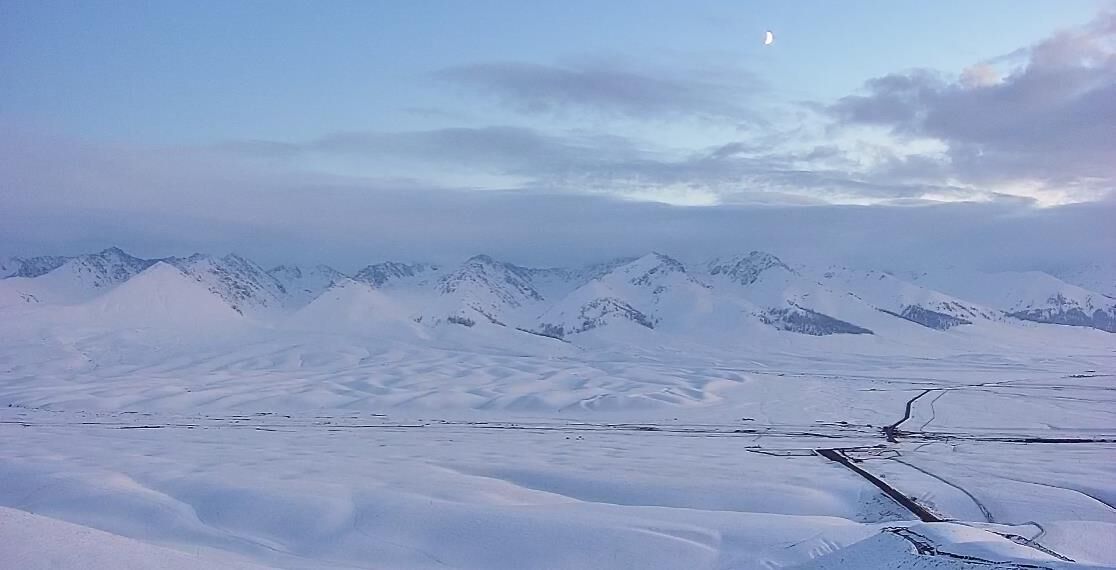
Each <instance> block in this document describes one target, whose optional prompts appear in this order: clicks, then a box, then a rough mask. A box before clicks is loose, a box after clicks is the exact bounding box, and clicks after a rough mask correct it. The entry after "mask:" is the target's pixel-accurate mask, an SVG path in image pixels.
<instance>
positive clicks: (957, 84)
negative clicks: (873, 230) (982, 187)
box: [828, 12, 1116, 199]
mask: <svg viewBox="0 0 1116 570" xmlns="http://www.w3.org/2000/svg"><path fill="white" fill-rule="evenodd" d="M1020 59H1022V63H1021V64H1016V65H1015V66H1014V67H1010V68H1008V69H1001V68H1002V66H1004V65H1005V64H1011V63H1012V62H1015V61H1017V60H1020ZM828 111H829V113H831V115H832V116H834V117H835V118H837V119H838V120H839V121H840V122H841V123H842V124H845V125H869V126H877V127H883V128H885V129H887V130H888V131H889V132H890V133H892V134H893V135H895V136H897V137H899V138H905V139H914V138H926V139H932V140H935V141H939V142H941V143H944V145H945V146H946V151H945V153H944V154H943V155H942V156H941V157H940V160H939V161H937V162H939V164H931V163H930V162H924V163H923V164H922V166H924V167H925V168H926V170H925V171H924V174H926V175H934V176H939V177H942V176H948V177H953V178H956V179H958V180H961V181H964V182H966V183H969V184H977V185H979V184H1003V183H1024V184H1026V183H1032V184H1035V185H1037V186H1040V187H1043V188H1046V189H1052V190H1055V191H1056V190H1058V189H1062V190H1067V191H1070V192H1077V197H1078V198H1086V199H1087V198H1089V197H1095V196H1096V195H1099V194H1100V193H1103V192H1105V191H1108V190H1110V189H1111V188H1112V187H1113V183H1114V181H1116V136H1114V135H1113V133H1116V12H1111V13H1106V14H1102V15H1101V16H1099V17H1098V18H1097V19H1096V20H1094V21H1093V22H1092V23H1090V24H1089V25H1087V26H1084V27H1082V28H1080V29H1074V30H1067V31H1063V32H1060V33H1057V34H1055V35H1053V36H1051V37H1049V38H1047V39H1045V40H1043V41H1041V42H1039V43H1037V44H1035V45H1034V46H1031V47H1030V48H1028V49H1026V50H1023V51H1021V52H1018V53H1015V54H1011V56H1010V57H1005V58H1001V59H1000V60H997V61H995V62H992V63H982V64H977V65H975V66H972V67H970V68H968V69H966V70H964V71H963V72H962V73H961V74H960V76H959V77H956V78H953V77H950V76H947V75H945V74H942V73H939V72H935V71H931V70H913V71H908V72H904V73H893V74H890V75H886V76H883V77H877V78H874V79H871V80H869V81H867V82H866V83H865V85H864V93H862V94H856V95H849V96H847V97H844V98H841V99H840V100H838V101H837V102H835V103H833V104H832V105H830V106H829V108H828ZM906 166H908V167H911V166H913V165H912V164H908V165H906ZM908 172H911V171H910V170H909V169H908Z"/></svg>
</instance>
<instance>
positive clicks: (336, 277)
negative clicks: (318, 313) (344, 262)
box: [267, 265, 346, 307]
mask: <svg viewBox="0 0 1116 570" xmlns="http://www.w3.org/2000/svg"><path fill="white" fill-rule="evenodd" d="M267 274H268V275H270V276H271V277H272V278H274V279H275V280H276V281H278V282H279V284H280V285H281V286H282V287H283V290H284V291H286V295H287V299H286V300H287V302H288V304H289V305H291V306H294V307H301V306H303V305H306V304H307V303H309V302H311V301H313V300H314V299H315V298H317V297H318V295H321V294H322V293H323V292H324V291H325V290H326V289H329V288H330V287H331V286H333V284H335V283H337V282H338V281H340V280H342V279H345V278H346V277H345V275H344V274H343V273H341V272H340V271H337V270H336V269H334V268H332V267H330V266H328V265H315V266H313V267H307V268H303V267H299V266H297V265H280V266H277V267H273V268H271V269H268V270H267Z"/></svg>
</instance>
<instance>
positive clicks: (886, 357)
mask: <svg viewBox="0 0 1116 570" xmlns="http://www.w3.org/2000/svg"><path fill="white" fill-rule="evenodd" d="M169 271H173V269H172V268H170V267H169V266H166V267H161V266H159V265H158V264H156V265H154V266H152V267H151V268H150V269H148V270H146V271H144V272H143V273H141V274H139V275H137V276H135V277H132V278H130V279H128V280H127V281H125V282H123V283H122V284H119V285H116V286H114V287H113V288H111V289H109V290H107V291H105V292H102V293H101V294H100V295H98V296H94V297H91V298H90V299H88V300H87V299H82V301H81V302H80V303H78V304H74V305H65V306H63V305H59V306H54V305H49V304H46V305H43V306H35V307H29V306H26V305H25V304H11V305H9V306H7V307H6V308H5V309H4V311H3V321H2V324H0V567H4V568H129V567H132V568H257V567H260V568H475V569H489V568H495V569H500V568H507V569H513V568H514V569H521V568H641V569H642V568H664V569H665V568H710V569H765V570H768V569H773V568H803V569H830V568H868V569H872V568H879V569H885V568H887V569H890V568H951V569H960V568H1052V569H1053V568H1059V569H1060V568H1095V567H1107V568H1114V567H1116V544H1114V541H1113V540H1112V537H1113V536H1116V508H1114V506H1116V477H1114V475H1113V474H1114V473H1116V453H1114V451H1116V384H1113V377H1114V376H1113V375H1114V374H1116V335H1113V334H1111V333H1106V332H1102V331H1099V330H1095V329H1089V328H1084V327H1065V326H1058V325H1041V324H1032V323H1012V324H1004V323H1001V322H987V323H981V324H980V325H979V326H970V327H957V328H953V329H950V330H945V331H931V330H927V331H918V332H917V334H916V333H911V334H895V335H889V336H885V335H832V336H824V337H814V336H808V335H799V334H793V333H789V332H786V331H780V330H774V329H770V330H764V329H756V330H755V331H752V332H751V333H750V336H749V337H748V342H745V343H738V344H737V345H736V346H735V347H732V348H731V349H730V348H726V346H724V345H723V344H718V343H716V342H710V340H711V339H701V338H694V337H687V338H683V337H679V336H670V335H669V330H667V331H665V332H664V333H663V334H658V332H656V333H655V334H650V333H649V332H648V331H647V330H646V329H645V328H643V327H638V326H637V327H632V328H630V329H624V328H622V326H620V325H619V324H618V325H617V326H615V327H612V325H610V327H612V328H608V329H604V330H602V331H588V332H586V333H584V334H581V335H579V336H578V338H577V339H576V342H564V341H560V340H557V339H553V338H546V337H543V336H538V335H534V334H526V333H523V332H521V331H515V330H513V329H510V328H507V327H494V326H493V327H486V326H479V325H478V326H475V327H463V326H415V323H414V321H413V320H411V319H409V318H408V316H407V315H406V314H396V313H393V312H392V311H391V310H390V309H392V307H391V305H390V304H389V303H387V302H386V301H385V300H384V299H383V298H381V296H380V295H379V293H377V292H375V291H371V290H367V289H362V288H350V287H346V286H344V284H342V286H339V287H334V288H332V289H329V290H328V291H327V292H326V293H325V294H323V296H322V297H319V298H318V301H320V303H319V302H318V301H313V302H309V304H307V305H306V306H305V307H303V308H302V309H301V310H299V311H297V312H294V313H292V314H290V315H286V316H282V317H280V318H275V319H272V320H270V321H267V322H262V321H254V320H251V319H244V318H241V315H240V314H239V313H236V312H235V311H231V310H229V307H228V306H227V305H225V304H221V303H216V302H214V298H213V297H212V296H211V295H207V293H208V291H207V290H206V289H204V288H200V287H198V288H187V290H178V289H174V290H164V289H162V288H163V287H164V286H165V284H166V283H168V282H174V283H178V281H177V280H176V279H167V277H168V275H167V274H168V272H169ZM174 275H175V274H170V276H172V277H173V276H174ZM176 287H177V285H176ZM699 293H700V292H699ZM13 298H14V297H13ZM182 299H192V300H191V301H190V302H189V303H183V302H182ZM338 306H343V307H348V308H349V309H347V310H344V311H341V312H337V308H338ZM354 311H355V312H354ZM362 311H364V312H367V314H368V315H376V316H377V318H375V319H372V318H368V319H366V318H363V317H362V316H361V315H363V314H364V313H362ZM385 315H386V317H385ZM381 317H383V318H381ZM325 322H330V323H333V325H331V326H329V327H323V326H322V323H325ZM886 326H890V327H893V329H891V330H898V331H900V332H903V331H907V329H906V328H902V329H900V327H913V326H914V325H909V324H906V322H905V321H898V322H897V324H888V325H886ZM911 330H914V329H911ZM606 333H607V335H606ZM904 418H906V419H904ZM888 426H891V427H890V428H889V429H887V430H885V428H887V427H888ZM889 435H890V436H891V437H887V436H889ZM890 440H894V441H890ZM821 449H839V450H842V453H844V454H845V456H847V457H848V458H850V459H851V460H853V461H856V462H857V465H858V466H860V467H861V468H862V469H864V470H865V471H867V472H870V473H871V474H873V475H875V476H876V477H878V478H879V479H880V480H881V481H884V482H886V483H887V484H888V485H890V486H892V487H893V488H894V489H897V490H898V491H899V492H901V493H902V494H903V495H905V496H908V497H910V498H912V499H913V500H914V501H915V502H917V503H918V504H919V505H921V506H922V507H924V508H925V509H926V510H927V511H928V512H930V513H932V514H934V515H935V517H936V518H937V519H940V520H942V521H945V522H923V521H920V520H919V519H918V518H917V516H916V515H915V514H913V513H912V512H911V511H909V510H908V509H906V508H904V507H903V506H902V505H900V504H899V503H897V502H896V501H895V500H893V499H891V498H889V497H888V496H886V495H885V494H884V493H883V492H882V491H881V489H879V488H877V487H876V486H874V485H873V484H872V483H871V482H869V481H868V480H866V479H865V478H863V477H861V476H859V475H858V474H856V473H854V472H853V471H852V470H850V469H847V468H845V467H844V466H842V465H841V464H839V463H836V462H833V461H829V460H827V459H825V458H824V457H821V456H819V455H818V453H817V450H821Z"/></svg>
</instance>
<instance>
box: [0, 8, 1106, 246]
mask: <svg viewBox="0 0 1116 570" xmlns="http://www.w3.org/2000/svg"><path fill="white" fill-rule="evenodd" d="M1114 10H1116V4H1113V3H1112V2H1108V1H1095V0H1046V1H1039V0H1030V1H1019V0H1014V1H1007V0H984V1H980V2H972V1H962V0H956V1H940V2H877V1H846V2H822V1H802V2H774V1H768V2H758V1H757V2H746V1H742V0H736V1H704V2H635V1H615V2H590V1H571V2H561V3H558V2H554V3H533V2H532V3H527V2H510V1H495V0H486V1H474V2H451V1H443V2H434V1H429V2H371V1H361V2H341V1H337V2H309V1H306V2H296V1H281V2H275V1H267V2H264V1H258V2H255V1H228V2H217V1H204V2H192V3H191V2H138V1H113V2H109V1H90V2H68V1H62V2H55V1H23V0H20V1H12V0H0V127H2V128H3V130H4V131H5V133H6V134H2V135H0V150H5V151H6V153H5V154H4V155H2V156H4V158H0V188H2V189H0V197H3V198H4V199H5V200H6V201H7V202H8V203H9V206H10V207H9V208H8V212H9V213H8V214H7V215H8V216H9V217H10V218H15V217H17V216H18V217H19V220H14V219H9V220H0V221H8V222H10V223H8V224H6V225H7V226H8V228H9V229H7V230H5V231H6V232H8V233H7V235H4V236H0V237H3V238H6V240H7V241H8V243H19V244H20V246H19V247H25V248H48V247H49V248H54V249H66V248H75V247H80V246H84V245H86V244H93V243H99V242H100V241H103V238H101V237H99V234H98V232H99V231H100V230H97V229H95V228H104V227H118V226H119V224H120V223H121V220H125V219H126V220H132V221H129V222H127V223H126V224H125V226H127V227H132V226H133V225H135V224H137V222H135V221H134V220H136V219H152V218H153V217H154V216H157V215H159V216H161V215H169V214H167V212H177V214H175V215H176V216H177V217H176V218H175V223H174V224H172V225H182V229H181V233H183V234H184V235H190V234H191V231H190V230H189V228H197V229H198V231H199V232H203V230H204V232H210V233H212V232H214V231H215V230H214V228H215V227H217V225H220V224H227V223H230V222H229V220H226V219H223V218H222V215H225V214H227V215H228V216H230V217H235V215H234V214H235V211H234V210H232V209H229V208H228V207H227V206H228V203H232V202H237V201H238V200H240V201H243V202H244V203H248V202H249V201H250V200H249V199H248V197H249V196H252V197H258V196H257V194H256V193H258V192H260V189H261V188H269V187H272V186H274V185H277V184H278V185H282V186H283V189H282V190H275V191H274V192H275V193H276V194H279V195H282V196H283V199H284V201H285V203H287V204H289V205H290V207H291V208H292V211H299V210H301V211H305V210H306V209H307V208H306V207H305V204H306V203H311V202H313V201H314V200H316V199H319V198H320V197H321V196H323V195H324V194H325V192H326V191H325V190H323V188H329V189H330V190H329V191H331V192H332V191H336V189H337V188H344V189H345V190H344V191H345V192H348V193H351V194H353V195H354V196H356V198H354V202H353V203H352V204H351V207H349V208H348V209H347V210H346V211H345V212H336V213H332V214H330V215H332V216H342V217H343V216H345V215H354V216H357V215H359V214H365V215H366V214H367V212H365V210H368V211H372V210H377V209H378V208H380V207H381V206H382V205H383V204H384V203H388V202H390V203H391V204H392V207H395V208H403V209H408V210H407V212H405V213H401V214H400V216H399V217H401V218H406V217H407V216H412V215H413V216H416V217H417V219H425V218H424V217H423V212H424V211H428V210H429V209H428V210H423V208H428V206H429V204H430V203H431V202H432V201H433V200H436V199H438V200H444V198H438V197H444V196H447V195H448V196H451V197H452V199H453V200H457V199H473V198H468V196H473V195H474V194H475V193H477V192H482V193H484V192H487V193H488V194H489V195H487V196H482V197H476V199H477V200H483V201H484V203H485V204H489V206H485V207H486V208H489V209H488V210H485V212H484V213H489V212H492V211H499V209H500V208H502V207H504V206H503V204H502V203H501V204H500V205H494V204H493V202H492V201H493V200H494V199H495V198H494V197H495V196H500V195H514V196H516V198H517V199H519V198H522V197H523V196H525V195H526V196H537V197H539V198H540V200H542V199H544V198H545V199H549V198H551V197H559V198H560V199H562V200H565V199H574V200H576V199H584V200H585V204H590V203H593V204H597V203H598V202H595V201H599V200H604V201H606V202H608V203H609V204H614V203H615V205H617V207H623V205H624V204H628V205H631V204H639V203H651V204H662V205H668V206H674V207H690V208H692V207H698V208H706V209H708V210H709V215H715V216H719V214H718V213H717V212H714V211H713V210H714V209H716V208H740V207H783V208H793V207H807V206H810V207H818V206H827V205H829V206H873V207H878V208H894V207H912V206H917V205H935V204H945V203H955V204H962V203H980V204H989V203H996V204H1000V205H1001V206H1004V207H1009V208H1040V209H1041V208H1052V207H1060V206H1064V205H1070V204H1078V205H1080V204H1097V205H1098V206H1097V207H1109V206H1108V205H1109V204H1110V203H1111V201H1112V188H1113V180H1114V179H1116V170H1113V168H1114V167H1113V166H1112V164H1116V143H1113V142H1112V139H1113V137H1111V133H1112V132H1116V104H1114V103H1112V102H1111V101H1114V100H1116V63H1114V62H1116V55H1114V54H1116V16H1114V15H1113V14H1116V12H1114ZM768 29H770V30H773V31H774V33H775V35H776V41H775V43H774V45H772V46H768V47H764V46H763V45H762V43H761V39H762V35H763V32H764V31H765V30H768ZM1106 133H1107V134H1106ZM203 187H204V188H203ZM205 188H220V189H221V190H220V191H219V192H218V191H213V192H214V193H212V194H210V193H207V192H208V191H207V190H205ZM447 193H448V194H447ZM388 194H390V195H391V196H392V198H391V199H390V200H388V199H385V196H386V195H388ZM400 194H405V195H407V196H411V197H412V198H411V199H410V201H401V200H399V199H397V197H398V196H399V195H400ZM265 199H267V198H265ZM451 201H452V200H451ZM141 205H146V206H143V207H141ZM475 207H478V208H479V207H480V206H475ZM586 207H588V206H586ZM594 207H596V206H594ZM144 208H146V209H144ZM195 209H196V211H195ZM412 210H413V211H412ZM17 212H18V213H17ZM187 213H189V215H187ZM3 215H4V214H0V216H3ZM239 215H240V216H241V217H242V218H243V217H244V216H249V217H251V216H250V215H249V214H245V213H243V212H241V213H239ZM532 215H533V216H543V217H545V216H546V214H545V213H539V212H534V213H533V214H532ZM685 215H686V216H690V215H693V214H692V213H687V214H685ZM1044 215H1049V214H1044ZM323 216H325V215H324V214H323ZM48 217H49V218H51V219H65V220H71V221H65V222H59V227H51V232H57V233H58V234H59V235H63V236H64V235H71V234H72V235H71V237H65V238H63V237H53V238H51V239H46V238H45V237H43V238H42V239H40V238H31V237H29V236H30V235H31V234H35V235H39V236H40V237H42V236H45V235H47V234H44V231H43V230H42V229H41V228H36V229H35V231H31V230H29V229H27V228H24V229H23V230H17V229H12V228H15V227H17V226H18V223H17V222H20V221H22V220H26V219H34V218H41V219H46V218H48ZM60 217H61V218H60ZM280 218H281V216H278V215H277V214H276V216H275V218H274V219H280ZM72 220H80V221H79V222H77V223H76V224H75V223H74V222H73V221H72ZM94 220H96V221H94ZM431 220H432V221H433V219H431ZM255 221H256V222H259V223H261V224H265V225H266V224H269V223H271V222H272V221H274V220H263V219H257V220H255ZM330 221H331V220H327V219H325V218H324V217H323V219H322V220H319V222H320V224H322V225H328V224H329V223H330ZM332 221H333V222H335V223H337V224H339V225H345V226H347V225H348V224H349V223H350V222H349V221H345V222H344V223H342V222H339V221H337V220H332ZM540 221H547V222H549V221H550V220H540ZM354 223H355V222H354ZM129 224H131V225H129ZM271 225H274V224H271ZM164 227H166V224H164ZM299 228H300V229H297V230H296V229H294V226H292V225H285V226H284V225H282V224H279V225H278V226H275V227H273V228H272V230H273V231H275V232H277V234H276V235H279V234H282V235H284V236H289V237H290V239H299V238H298V237H297V236H303V235H305V232H307V231H310V230H308V229H306V228H303V227H302V226H299ZM155 231H156V230H155V229H154V228H152V227H149V226H146V225H145V226H143V227H138V226H137V227H135V228H134V231H133V232H132V233H128V232H124V233H122V234H119V232H114V235H116V234H119V235H117V239H123V240H125V241H129V240H130V241H134V242H136V243H153V242H158V243H161V244H165V246H166V247H169V248H182V247H191V246H193V245H199V246H207V245H208V246H211V247H226V248H233V247H234V246H236V243H235V241H233V240H231V238H230V240H226V241H221V240H215V241H213V242H212V243H210V242H204V243H198V242H196V241H195V242H188V243H187V242H185V241H175V240H174V239H171V238H169V237H167V236H165V235H163V236H158V239H156V237H155V236H153V232H155ZM366 231H368V230H361V231H356V230H354V233H353V234H352V235H351V236H347V237H348V238H351V239H353V240H357V239H358V238H359V236H364V235H365V234H364V233H361V232H366ZM384 231H385V232H386V231H387V230H384ZM20 232H22V233H20ZM204 232H203V233H204ZM233 233H236V232H233ZM49 235H50V236H55V234H54V233H50V234H49ZM370 235H371V234H369V236H365V237H370ZM400 235H401V234H400ZM1105 237H1108V236H1105ZM44 239H46V241H43V240H44ZM238 239H244V238H243V236H241V237H240V238H238ZM285 239H286V238H285ZM331 239H339V238H336V237H335V238H331ZM447 239H452V236H451V237H447ZM489 239H490V241H493V242H497V243H498V242H500V241H501V239H502V236H499V235H497V233H493V235H492V236H491V237H490V238H489ZM376 240H379V241H382V242H383V243H388V244H399V243H400V242H401V238H400V237H399V236H398V235H394V236H393V235H388V234H387V233H383V234H382V235H380V234H377V237H376ZM366 241H367V240H366ZM475 243H476V244H478V245H477V247H482V246H483V244H484V243H485V242H484V240H483V239H478V240H476V242H475ZM12 247H14V246H12ZM436 247H437V246H436V245H433V244H432V245H430V248H436Z"/></svg>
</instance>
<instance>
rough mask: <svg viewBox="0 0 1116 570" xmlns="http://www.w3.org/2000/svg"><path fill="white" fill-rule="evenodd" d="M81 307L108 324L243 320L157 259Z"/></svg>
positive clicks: (209, 324)
mask: <svg viewBox="0 0 1116 570" xmlns="http://www.w3.org/2000/svg"><path fill="white" fill-rule="evenodd" d="M80 308H81V309H83V310H84V311H85V314H86V315H88V316H90V317H92V318H94V319H95V320H97V321H99V322H101V323H104V324H110V325H128V326H140V325H142V326H158V327H174V328H181V327H183V326H189V327H212V326H216V325H219V324H221V323H233V322H239V321H241V320H242V317H241V315H240V314H239V313H238V312H237V311H235V310H233V308H232V307H231V306H229V305H228V304H227V303H225V302H224V301H223V300H222V299H220V298H219V297H218V296H217V295H216V294H214V293H213V292H212V291H210V290H208V289H207V288H206V287H205V286H203V285H202V284H201V283H199V282H197V281H196V280H194V279H191V278H190V277H189V276H187V275H186V274H184V273H183V272H182V271H180V270H179V269H177V268H176V267H174V266H172V265H170V264H168V263H165V262H156V263H155V264H153V265H152V266H151V267H149V268H148V269H146V270H145V271H143V272H141V273H139V274H138V275H136V276H134V277H133V278H131V279H129V280H128V281H126V282H125V283H123V284H121V285H120V286H118V287H116V288H114V289H112V290H110V291H108V292H107V293H105V294H104V295H101V296H100V297H97V298H95V299H93V300H91V301H89V302H87V303H85V304H84V305H82V306H81V307H80Z"/></svg>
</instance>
